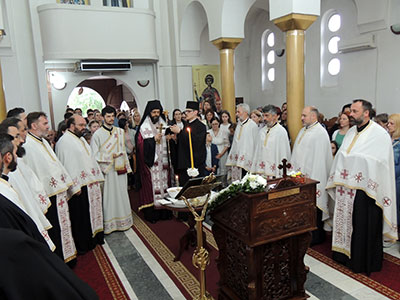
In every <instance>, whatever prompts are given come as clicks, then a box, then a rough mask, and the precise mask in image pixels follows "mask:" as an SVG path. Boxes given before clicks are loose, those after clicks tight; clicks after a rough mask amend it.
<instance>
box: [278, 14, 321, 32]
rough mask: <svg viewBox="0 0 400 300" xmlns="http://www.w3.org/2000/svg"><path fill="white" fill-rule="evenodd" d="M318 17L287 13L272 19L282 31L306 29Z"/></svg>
mask: <svg viewBox="0 0 400 300" xmlns="http://www.w3.org/2000/svg"><path fill="white" fill-rule="evenodd" d="M317 18H318V16H316V15H303V14H289V15H286V16H283V17H280V18H278V19H275V20H273V22H274V24H275V25H276V26H278V27H279V29H280V30H282V31H288V30H296V29H299V30H306V29H307V28H308V27H310V25H311V24H312V23H314V21H315V20H316V19H317Z"/></svg>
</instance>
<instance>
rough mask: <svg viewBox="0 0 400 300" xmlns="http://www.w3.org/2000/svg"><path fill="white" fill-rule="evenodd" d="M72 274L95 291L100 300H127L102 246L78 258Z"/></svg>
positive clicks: (127, 297)
mask: <svg viewBox="0 0 400 300" xmlns="http://www.w3.org/2000/svg"><path fill="white" fill-rule="evenodd" d="M74 272H75V274H76V275H77V276H78V277H79V278H81V279H82V280H83V281H85V282H86V283H87V284H89V285H90V286H91V287H92V288H93V289H94V290H95V291H96V293H97V295H98V296H99V298H100V299H101V300H129V296H128V294H127V293H126V291H125V289H124V287H123V286H122V283H121V281H120V279H119V277H118V275H117V273H116V272H115V270H114V268H113V266H112V264H111V262H110V260H109V258H108V257H107V254H106V253H105V251H104V249H103V247H102V246H97V247H96V248H95V249H94V250H93V251H89V252H88V253H86V254H85V255H83V256H78V263H77V265H76V267H75V268H74Z"/></svg>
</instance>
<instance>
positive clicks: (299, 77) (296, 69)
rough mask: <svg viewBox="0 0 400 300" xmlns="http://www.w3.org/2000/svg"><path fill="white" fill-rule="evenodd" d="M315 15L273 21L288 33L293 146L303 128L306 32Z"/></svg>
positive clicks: (290, 119)
mask: <svg viewBox="0 0 400 300" xmlns="http://www.w3.org/2000/svg"><path fill="white" fill-rule="evenodd" d="M317 17H318V16H315V15H303V14H295V13H293V14H289V15H286V16H283V17H281V18H278V19H275V20H273V21H274V23H275V25H276V26H278V27H279V28H280V29H281V30H282V31H284V32H286V101H287V113H288V119H287V122H288V128H289V134H290V138H291V140H292V146H293V144H294V142H295V140H296V137H297V134H298V133H299V131H300V129H301V128H302V126H303V125H302V122H301V113H302V110H303V108H304V31H305V30H306V29H307V28H308V27H309V26H310V25H311V24H312V23H313V22H314V21H315V20H316V19H317Z"/></svg>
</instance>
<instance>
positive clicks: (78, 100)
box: [67, 86, 106, 117]
mask: <svg viewBox="0 0 400 300" xmlns="http://www.w3.org/2000/svg"><path fill="white" fill-rule="evenodd" d="M67 106H68V107H71V108H73V109H75V108H80V109H82V115H83V116H84V117H86V116H87V113H86V112H87V110H88V109H89V108H91V109H98V110H100V111H101V110H102V108H103V107H104V106H106V103H105V101H104V99H103V98H102V97H101V96H100V94H99V93H98V92H96V91H95V90H93V89H91V88H89V87H82V86H81V87H76V88H74V89H73V90H72V92H71V94H70V95H69V97H68V102H67Z"/></svg>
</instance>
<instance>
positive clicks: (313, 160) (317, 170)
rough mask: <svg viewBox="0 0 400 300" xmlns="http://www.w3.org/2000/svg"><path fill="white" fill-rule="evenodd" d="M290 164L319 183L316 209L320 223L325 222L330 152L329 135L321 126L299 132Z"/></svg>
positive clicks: (304, 128) (327, 215)
mask: <svg viewBox="0 0 400 300" xmlns="http://www.w3.org/2000/svg"><path fill="white" fill-rule="evenodd" d="M290 162H291V164H292V169H293V170H295V171H296V172H298V171H300V172H301V173H303V174H304V176H306V177H308V178H311V179H314V180H318V181H319V183H318V184H317V191H316V193H317V195H316V196H317V207H318V208H319V209H320V210H321V211H322V221H325V220H327V219H328V218H329V208H328V194H327V192H326V190H325V186H326V181H327V179H328V176H329V171H330V169H331V165H332V150H331V143H330V140H329V135H328V133H327V131H326V130H325V128H324V127H322V126H321V124H319V123H318V122H316V123H314V124H313V125H310V126H309V127H308V128H307V129H306V127H303V128H302V129H301V130H300V132H299V134H298V135H297V138H296V142H295V143H294V147H293V152H292V158H291V160H290Z"/></svg>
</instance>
